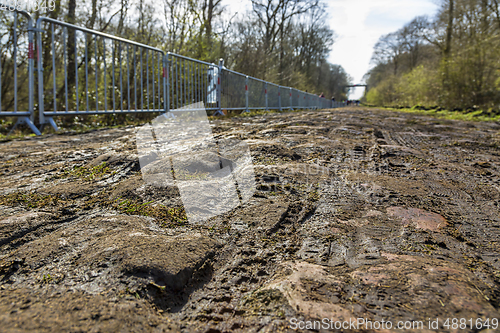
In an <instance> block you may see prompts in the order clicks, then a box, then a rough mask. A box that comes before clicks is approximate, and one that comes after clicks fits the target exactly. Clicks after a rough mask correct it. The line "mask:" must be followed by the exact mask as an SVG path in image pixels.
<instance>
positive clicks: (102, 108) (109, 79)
mask: <svg viewBox="0 0 500 333" xmlns="http://www.w3.org/2000/svg"><path fill="white" fill-rule="evenodd" d="M0 6H1V4H0ZM0 15H2V16H3V17H4V18H5V17H7V16H9V15H10V13H8V12H5V11H3V12H0ZM12 15H13V18H12V20H11V21H9V20H7V19H5V20H4V24H3V26H2V27H0V30H1V29H4V31H6V32H7V33H4V34H3V37H1V38H0V46H1V57H0V78H1V80H0V116H15V117H18V118H17V122H16V125H15V126H17V125H18V124H21V123H26V124H28V125H29V126H30V127H31V129H32V130H33V132H35V133H36V134H37V135H40V134H41V133H40V131H38V129H37V128H36V127H35V125H34V124H33V121H34V95H35V87H34V83H35V80H34V71H35V70H36V73H37V76H38V90H37V91H38V112H39V118H40V125H41V126H44V125H45V124H50V125H51V126H52V127H53V128H54V129H55V130H58V128H57V125H56V123H55V121H54V120H53V118H52V117H54V116H61V115H95V114H120V113H143V112H165V113H166V112H175V111H176V110H178V109H181V108H182V109H183V111H185V110H187V109H186V106H187V105H200V103H199V102H203V105H204V106H205V109H206V110H208V111H214V113H213V114H214V115H218V114H224V110H240V111H243V112H248V111H250V110H270V109H274V110H280V111H281V110H286V109H290V110H293V109H322V108H334V107H339V106H344V104H343V103H335V102H333V101H331V100H327V99H325V98H320V97H318V96H316V95H314V94H310V93H307V92H303V91H299V90H297V89H294V88H290V87H284V86H279V85H277V84H274V83H270V82H266V81H264V80H260V79H257V78H253V77H250V76H247V75H244V74H241V73H238V72H235V71H232V70H230V69H227V68H225V67H224V62H223V60H222V59H221V60H220V61H219V64H218V65H216V64H211V63H207V62H203V61H199V60H195V59H191V58H188V57H184V56H181V55H178V54H173V53H166V52H164V51H163V50H161V49H158V48H155V47H151V46H148V45H144V44H141V43H137V42H133V41H130V40H126V39H123V38H119V37H115V36H112V35H108V34H105V33H102V32H99V31H95V30H91V29H87V28H83V27H78V26H75V25H72V24H69V23H65V22H61V21H58V20H54V19H51V18H47V17H40V18H39V19H38V20H37V23H36V29H35V28H33V20H32V18H31V15H30V14H29V13H27V12H24V11H17V10H14V11H13V12H12ZM19 15H22V16H23V17H24V18H25V19H26V20H25V23H24V25H23V24H20V23H19V20H18V18H19ZM35 33H36V36H37V43H36V54H37V67H36V69H35V63H34V54H35V48H34V43H33V42H34V34H35ZM5 36H7V37H5ZM9 50H10V51H9ZM18 53H21V55H19V54H18ZM2 67H4V68H2ZM21 72H22V75H19V74H20V73H21ZM25 81H27V82H28V85H26V84H24V82H25ZM9 84H10V85H13V87H14V89H11V88H12V87H11V86H9ZM20 95H22V98H18V96H20ZM6 101H8V105H7V107H8V108H10V110H9V111H3V109H2V106H4V104H6V103H5V102H6ZM19 108H22V109H23V111H19V110H18V109H19Z"/></svg>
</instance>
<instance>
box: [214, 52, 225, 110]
mask: <svg viewBox="0 0 500 333" xmlns="http://www.w3.org/2000/svg"><path fill="white" fill-rule="evenodd" d="M223 67H224V59H222V58H221V59H219V73H218V74H217V111H215V113H214V116H216V115H218V114H220V115H221V116H224V112H222V68H223Z"/></svg>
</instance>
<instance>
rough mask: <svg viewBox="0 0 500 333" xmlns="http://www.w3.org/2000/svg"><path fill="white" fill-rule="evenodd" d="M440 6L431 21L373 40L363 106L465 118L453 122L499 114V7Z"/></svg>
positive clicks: (487, 3) (465, 2) (449, 2)
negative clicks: (414, 109)
mask: <svg viewBox="0 0 500 333" xmlns="http://www.w3.org/2000/svg"><path fill="white" fill-rule="evenodd" d="M440 3H441V9H440V10H439V12H438V14H437V15H436V17H435V18H433V19H428V18H427V17H417V18H415V19H414V20H413V21H412V22H410V23H408V24H407V25H406V26H404V27H403V28H401V29H400V30H398V31H396V32H393V33H390V34H387V35H384V36H382V37H381V38H380V39H379V41H378V43H377V44H376V45H375V49H374V53H373V57H372V62H373V63H374V64H375V67H374V68H373V69H372V70H371V71H370V72H369V73H368V74H367V80H366V81H367V84H368V87H369V88H370V89H369V91H368V92H367V94H366V96H365V101H366V102H367V103H368V104H371V105H376V106H386V107H412V106H418V107H421V108H426V109H438V108H443V109H446V110H450V111H451V112H454V111H460V112H466V113H467V116H466V117H465V118H462V117H459V116H458V115H456V116H454V117H455V118H454V119H464V120H479V119H478V118H480V119H481V120H489V119H490V118H491V119H495V117H496V116H497V115H498V114H500V69H499V67H498V54H499V52H500V38H498V36H499V34H500V5H499V4H500V3H499V2H498V1H497V0H440ZM486 110H487V111H486ZM440 111H441V110H440ZM440 111H439V112H440ZM475 112H477V114H473V113H475ZM446 116H447V117H448V116H451V114H447V115H446Z"/></svg>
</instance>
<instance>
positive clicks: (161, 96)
mask: <svg viewBox="0 0 500 333" xmlns="http://www.w3.org/2000/svg"><path fill="white" fill-rule="evenodd" d="M44 28H45V29H44ZM37 32H38V43H37V49H38V51H39V57H38V65H37V73H38V98H39V113H40V124H41V125H44V124H47V123H50V124H51V125H52V127H53V128H54V129H55V130H57V126H56V124H55V122H54V120H53V119H52V116H59V115H80V114H81V115H86V114H109V113H112V114H119V113H131V112H134V113H138V112H166V111H167V105H166V98H165V96H166V84H165V75H164V73H165V72H164V67H165V52H163V51H162V50H160V49H157V48H154V47H151V46H148V45H144V44H140V43H136V42H133V41H130V40H126V39H123V38H119V37H115V36H111V35H108V34H105V33H102V32H98V31H95V30H90V29H86V28H82V27H78V26H75V25H72V24H69V23H65V22H61V21H57V20H54V19H50V18H47V17H40V18H39V19H38V21H37ZM44 47H45V48H44ZM41 50H43V55H40V51H41ZM44 66H45V67H44ZM58 74H59V75H58ZM45 87H47V89H46V88H45ZM46 106H47V108H48V109H46Z"/></svg>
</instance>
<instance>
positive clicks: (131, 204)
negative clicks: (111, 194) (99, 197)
mask: <svg viewBox="0 0 500 333" xmlns="http://www.w3.org/2000/svg"><path fill="white" fill-rule="evenodd" d="M108 204H109V205H110V206H111V207H112V208H114V209H116V210H118V211H120V212H121V213H125V214H128V215H141V216H150V217H154V218H157V219H158V220H159V221H161V223H162V226H163V227H177V226H184V225H185V224H186V222H187V216H186V212H185V211H184V208H183V207H174V208H168V207H165V206H164V205H155V204H154V201H149V202H144V203H143V202H140V201H138V200H129V199H125V200H122V198H118V199H116V200H115V201H113V202H108Z"/></svg>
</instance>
